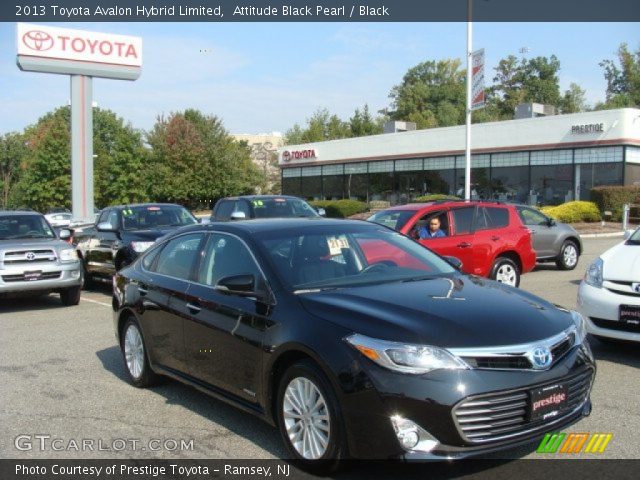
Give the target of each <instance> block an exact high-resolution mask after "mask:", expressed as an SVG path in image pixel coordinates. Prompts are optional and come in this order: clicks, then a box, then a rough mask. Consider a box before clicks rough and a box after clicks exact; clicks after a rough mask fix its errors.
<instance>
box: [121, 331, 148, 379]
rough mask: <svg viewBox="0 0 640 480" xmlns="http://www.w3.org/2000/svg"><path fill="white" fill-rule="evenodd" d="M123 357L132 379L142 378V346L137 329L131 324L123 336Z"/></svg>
mask: <svg viewBox="0 0 640 480" xmlns="http://www.w3.org/2000/svg"><path fill="white" fill-rule="evenodd" d="M124 356H125V359H126V361H127V368H128V369H129V373H130V374H131V376H132V377H133V378H134V379H136V380H137V379H139V378H140V377H141V376H142V370H143V368H144V345H143V344H142V336H141V335H140V331H139V330H138V327H136V326H135V325H133V324H131V325H129V328H127V332H126V333H125V336H124Z"/></svg>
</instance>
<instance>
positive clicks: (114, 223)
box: [105, 210, 120, 230]
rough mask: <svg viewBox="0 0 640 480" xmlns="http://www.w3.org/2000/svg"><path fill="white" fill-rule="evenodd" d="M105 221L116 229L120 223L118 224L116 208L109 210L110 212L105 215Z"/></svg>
mask: <svg viewBox="0 0 640 480" xmlns="http://www.w3.org/2000/svg"><path fill="white" fill-rule="evenodd" d="M105 221H106V222H109V223H110V224H111V226H112V227H113V228H114V229H115V230H117V229H118V228H119V227H120V225H118V212H117V210H111V212H109V216H108V217H107V219H106V220H105Z"/></svg>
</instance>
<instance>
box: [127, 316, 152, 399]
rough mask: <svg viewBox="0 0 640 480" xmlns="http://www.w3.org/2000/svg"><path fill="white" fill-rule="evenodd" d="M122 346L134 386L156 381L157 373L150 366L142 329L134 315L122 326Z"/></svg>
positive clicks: (148, 384)
mask: <svg viewBox="0 0 640 480" xmlns="http://www.w3.org/2000/svg"><path fill="white" fill-rule="evenodd" d="M120 348H121V350H122V357H123V358H124V363H125V366H126V367H127V373H128V374H129V380H130V381H131V383H132V384H133V385H134V386H136V387H140V388H144V387H148V386H151V385H153V384H154V383H156V381H157V375H156V374H155V373H154V372H153V370H151V367H150V366H149V358H148V357H147V351H146V349H145V344H144V339H143V337H142V331H141V330H140V326H139V325H138V322H137V321H136V319H135V318H134V317H130V318H129V319H128V320H127V321H126V323H125V325H124V327H123V328H122V334H121V337H120Z"/></svg>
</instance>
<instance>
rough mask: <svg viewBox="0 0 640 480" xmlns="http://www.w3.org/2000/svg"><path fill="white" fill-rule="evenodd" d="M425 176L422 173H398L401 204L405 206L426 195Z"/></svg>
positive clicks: (397, 179)
mask: <svg viewBox="0 0 640 480" xmlns="http://www.w3.org/2000/svg"><path fill="white" fill-rule="evenodd" d="M424 174H425V172H422V171H413V172H397V173H396V181H397V182H398V187H397V191H398V195H399V199H398V200H399V202H400V203H401V204H405V203H407V202H410V201H412V200H413V199H414V198H416V197H419V196H420V195H423V194H424V187H425V181H424Z"/></svg>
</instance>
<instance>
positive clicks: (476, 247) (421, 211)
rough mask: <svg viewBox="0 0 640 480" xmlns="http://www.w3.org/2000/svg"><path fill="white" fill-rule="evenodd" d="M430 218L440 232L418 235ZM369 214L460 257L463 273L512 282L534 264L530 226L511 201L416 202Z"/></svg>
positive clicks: (379, 220)
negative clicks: (438, 233)
mask: <svg viewBox="0 0 640 480" xmlns="http://www.w3.org/2000/svg"><path fill="white" fill-rule="evenodd" d="M432 219H437V221H438V222H439V224H440V227H439V228H440V230H441V231H442V235H440V236H438V237H436V238H420V237H421V235H420V231H421V229H427V228H428V227H429V224H430V222H431V221H432ZM367 220H368V221H370V222H375V223H379V224H381V225H385V226H387V227H390V228H393V229H394V230H397V231H399V232H402V233H404V234H406V235H409V236H410V237H412V238H414V239H416V240H417V241H418V242H420V243H421V244H422V245H424V246H426V247H428V248H430V249H431V250H433V251H434V252H437V253H439V254H440V255H450V256H453V257H456V258H458V259H459V260H460V261H461V262H462V270H463V271H465V272H466V273H469V274H473V275H479V276H481V277H488V278H491V279H493V280H497V281H498V282H501V283H506V284H508V285H512V286H514V287H517V286H518V285H520V275H521V274H523V273H526V272H529V271H530V270H532V269H533V267H535V263H536V254H535V252H534V250H533V248H532V245H531V232H530V230H529V229H528V228H527V227H526V226H525V225H523V223H522V221H521V220H520V216H519V215H518V212H517V211H516V208H515V206H513V205H510V204H502V203H497V202H483V201H471V202H464V201H438V202H431V203H414V204H408V205H400V206H396V207H391V208H388V209H386V210H381V211H379V212H377V213H375V214H373V215H372V216H370V217H369V218H368V219H367ZM434 221H435V220H434ZM423 231H424V230H423Z"/></svg>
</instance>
